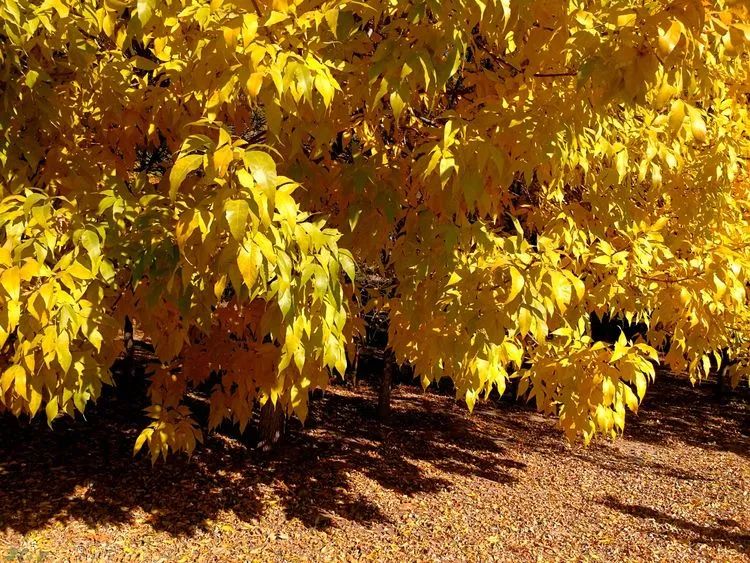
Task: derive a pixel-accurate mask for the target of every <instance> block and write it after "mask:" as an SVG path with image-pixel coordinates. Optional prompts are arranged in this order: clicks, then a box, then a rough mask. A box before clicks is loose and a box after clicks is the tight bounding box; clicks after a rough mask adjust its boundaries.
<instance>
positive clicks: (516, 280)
mask: <svg viewBox="0 0 750 563" xmlns="http://www.w3.org/2000/svg"><path fill="white" fill-rule="evenodd" d="M524 283H525V281H524V279H523V276H522V275H521V272H519V271H518V269H517V268H516V267H515V266H511V267H510V291H509V292H508V297H507V298H506V299H505V304H506V305H507V304H508V303H510V302H511V301H513V300H514V299H515V298H516V297H517V296H518V294H519V293H521V290H522V289H523V286H524Z"/></svg>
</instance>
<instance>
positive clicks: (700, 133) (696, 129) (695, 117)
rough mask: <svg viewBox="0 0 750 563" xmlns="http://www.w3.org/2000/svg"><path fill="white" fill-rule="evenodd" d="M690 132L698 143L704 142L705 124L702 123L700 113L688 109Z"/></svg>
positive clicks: (693, 109)
mask: <svg viewBox="0 0 750 563" xmlns="http://www.w3.org/2000/svg"><path fill="white" fill-rule="evenodd" d="M690 132H691V133H692V134H693V138H694V139H695V140H696V141H698V142H699V143H703V142H705V141H706V122H705V121H703V117H702V116H701V112H700V111H698V110H697V109H695V108H691V109H690Z"/></svg>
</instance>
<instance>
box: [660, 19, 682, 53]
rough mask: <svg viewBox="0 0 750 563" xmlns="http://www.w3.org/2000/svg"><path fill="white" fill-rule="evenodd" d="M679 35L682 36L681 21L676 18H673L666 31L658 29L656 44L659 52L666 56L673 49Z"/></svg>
mask: <svg viewBox="0 0 750 563" xmlns="http://www.w3.org/2000/svg"><path fill="white" fill-rule="evenodd" d="M680 37H682V23H681V22H680V21H678V20H674V21H673V22H672V23H671V24H670V26H669V28H667V30H666V31H663V30H660V33H659V40H658V45H659V51H660V52H661V54H662V55H664V56H667V55H669V54H670V53H671V52H672V51H674V49H675V47H676V46H677V43H679V41H680Z"/></svg>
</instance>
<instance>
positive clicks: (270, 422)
mask: <svg viewBox="0 0 750 563" xmlns="http://www.w3.org/2000/svg"><path fill="white" fill-rule="evenodd" d="M285 431H286V414H285V413H284V411H283V410H282V409H281V408H280V407H278V406H275V405H274V404H273V403H272V402H271V401H270V400H268V401H266V403H265V404H264V405H263V406H262V407H261V409H260V421H259V422H258V437H259V441H258V449H260V450H262V451H264V452H267V451H269V450H271V448H273V447H274V446H275V445H276V444H278V443H279V442H280V441H281V440H282V438H283V437H284V432H285Z"/></svg>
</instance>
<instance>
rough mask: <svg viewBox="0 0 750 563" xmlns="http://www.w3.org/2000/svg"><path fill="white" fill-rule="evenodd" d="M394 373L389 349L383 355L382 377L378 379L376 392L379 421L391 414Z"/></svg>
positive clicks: (392, 357) (393, 364) (391, 353)
mask: <svg viewBox="0 0 750 563" xmlns="http://www.w3.org/2000/svg"><path fill="white" fill-rule="evenodd" d="M395 371H396V358H395V356H394V355H393V352H392V351H391V350H390V349H389V350H386V352H385V354H384V355H383V376H382V377H381V379H380V390H379V392H378V416H379V417H380V419H381V420H385V419H387V418H388V417H389V416H390V414H391V387H392V386H393V374H394V372H395Z"/></svg>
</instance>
